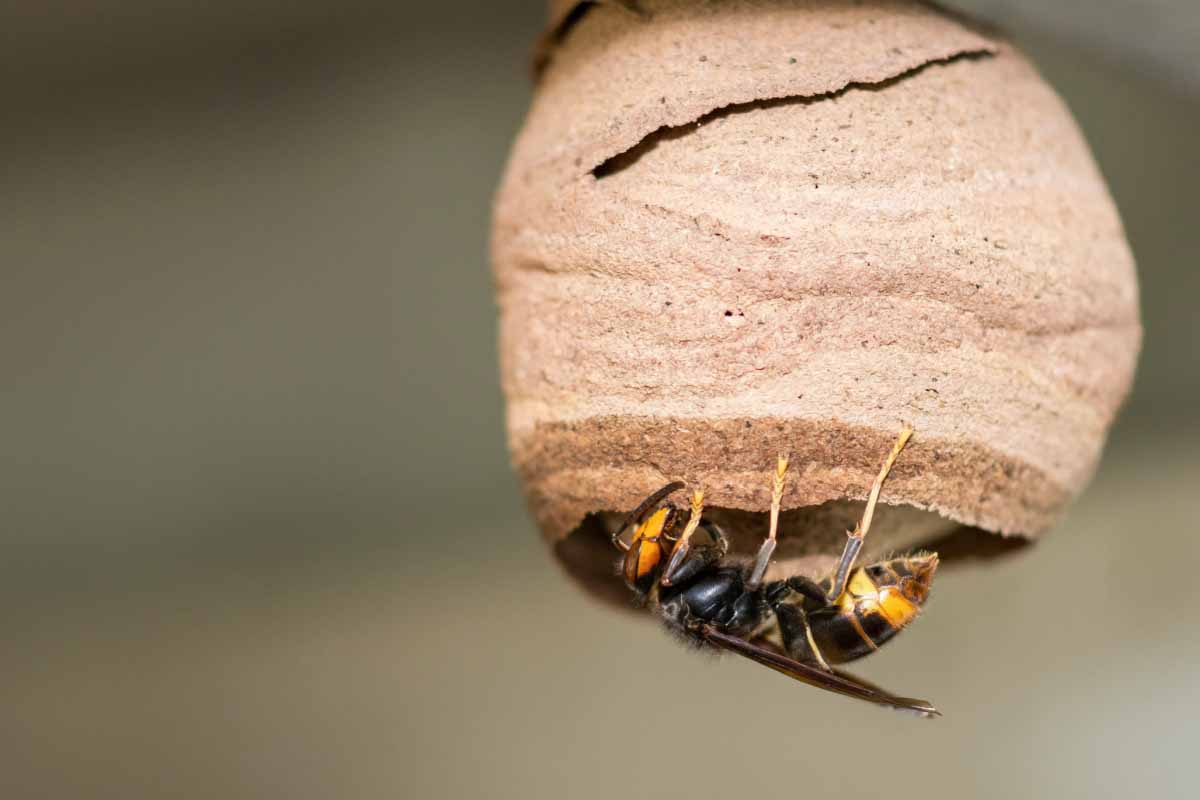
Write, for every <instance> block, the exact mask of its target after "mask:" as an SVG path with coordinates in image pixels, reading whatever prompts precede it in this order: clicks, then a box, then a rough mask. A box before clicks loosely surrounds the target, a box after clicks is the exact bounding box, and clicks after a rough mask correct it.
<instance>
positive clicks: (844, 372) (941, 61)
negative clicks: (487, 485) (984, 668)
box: [493, 0, 1141, 553]
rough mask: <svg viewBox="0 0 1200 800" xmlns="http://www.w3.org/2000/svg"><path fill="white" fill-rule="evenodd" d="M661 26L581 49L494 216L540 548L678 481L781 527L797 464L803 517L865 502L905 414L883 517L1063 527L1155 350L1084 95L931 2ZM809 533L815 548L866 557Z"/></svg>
mask: <svg viewBox="0 0 1200 800" xmlns="http://www.w3.org/2000/svg"><path fill="white" fill-rule="evenodd" d="M568 5H569V4H568ZM638 5H639V8H640V9H641V13H630V12H629V11H628V10H627V9H624V8H621V7H617V6H615V5H612V4H599V5H594V6H592V7H591V8H590V9H589V10H588V11H587V13H586V14H583V15H579V16H577V18H576V19H575V20H574V22H573V24H572V25H571V26H570V27H569V29H567V30H565V31H563V35H562V37H561V41H560V42H559V43H558V44H557V45H556V46H555V48H554V52H553V58H552V59H551V60H550V61H549V66H548V68H547V69H546V71H545V72H544V74H543V76H542V79H541V81H540V85H539V87H538V91H537V95H536V97H535V99H534V103H533V107H532V109H531V111H530V113H529V117H528V119H527V120H526V123H525V127H524V129H523V130H522V132H521V134H520V137H519V138H518V140H517V143H516V145H515V147H514V150H513V153H512V156H511V160H510V163H509V165H508V169H507V172H506V174H505V177H504V180H503V184H502V186H501V188H500V192H499V195H498V199H497V203H496V212H495V227H494V236H493V257H494V265H495V275H496V281H497V286H498V296H499V304H500V312H501V357H502V373H503V385H504V391H505V393H506V395H507V397H508V427H509V441H510V447H511V450H512V454H513V459H514V462H515V464H516V466H517V469H518V471H519V473H520V475H521V478H522V480H523V482H524V486H525V489H526V492H527V494H528V497H529V500H530V504H531V507H532V509H533V513H534V514H535V516H536V518H537V520H538V523H539V524H540V526H541V528H542V530H543V531H544V533H545V535H546V536H547V537H548V538H550V539H552V540H557V539H560V538H561V537H563V536H565V535H566V534H567V533H568V532H570V531H571V530H572V529H574V528H576V527H577V526H578V525H579V524H580V523H581V521H582V520H583V519H584V517H585V515H587V514H589V513H591V512H602V511H609V512H620V511H624V510H628V509H630V508H632V507H634V506H636V505H637V503H638V502H639V501H640V500H641V499H642V498H643V497H644V496H645V495H647V494H648V493H649V492H650V491H652V490H653V489H656V488H658V487H659V486H661V485H663V484H664V483H666V482H667V481H668V480H671V479H683V480H685V481H688V482H689V483H690V484H692V485H694V486H700V487H703V488H704V490H705V492H706V498H707V500H708V502H709V503H710V504H712V505H714V506H716V507H719V508H720V509H723V511H718V512H716V513H726V514H732V515H736V514H737V513H738V510H741V511H743V512H744V511H749V512H763V511H765V510H766V509H767V507H768V505H769V502H770V474H771V470H772V468H773V467H774V464H775V458H776V456H777V455H778V454H780V453H784V454H789V455H790V456H791V463H792V470H791V473H790V481H789V484H788V487H787V492H786V494H785V496H784V505H785V507H786V508H789V509H799V508H802V507H814V506H820V505H821V504H825V503H828V502H830V501H839V500H845V499H851V500H861V499H862V498H864V497H865V496H866V493H867V490H868V489H869V487H870V484H871V481H872V478H873V476H874V474H875V472H876V471H877V470H878V468H879V464H880V462H881V460H882V458H883V456H884V455H886V453H887V452H888V450H889V449H890V447H891V445H892V442H893V441H894V440H895V437H896V435H897V433H898V431H899V429H900V426H901V423H902V421H907V422H910V423H912V424H913V425H914V426H915V428H916V431H917V432H916V435H915V436H914V437H913V440H912V442H911V443H910V445H909V447H908V449H906V450H905V451H904V454H903V455H902V457H901V459H900V460H899V462H898V463H897V465H896V468H895V470H894V471H893V473H892V475H891V477H890V478H889V480H888V483H887V485H886V487H885V489H884V493H883V500H884V502H885V503H887V504H888V505H890V506H893V507H896V506H912V507H915V508H916V509H926V510H931V511H934V512H937V514H938V515H940V517H937V516H935V515H933V514H925V515H919V516H923V517H924V518H926V522H925V523H922V524H920V525H917V526H916V527H918V528H920V527H921V526H922V525H925V526H926V527H928V525H929V520H935V521H936V520H938V519H941V518H944V519H945V520H949V521H953V522H956V523H965V524H969V525H974V526H979V527H981V528H984V529H987V530H990V531H994V532H1001V533H1007V534H1022V535H1026V536H1033V535H1036V534H1038V533H1040V532H1042V531H1044V530H1045V529H1046V528H1048V527H1049V526H1050V525H1052V524H1053V523H1054V521H1055V519H1056V518H1057V517H1058V516H1059V514H1060V513H1061V512H1062V510H1063V509H1064V507H1065V506H1066V505H1067V503H1068V502H1069V501H1070V500H1071V499H1072V498H1073V497H1074V496H1076V495H1077V494H1078V493H1079V492H1080V490H1081V489H1082V488H1083V486H1084V485H1085V484H1086V483H1087V481H1088V479H1089V477H1090V476H1091V474H1092V472H1093V470H1094V468H1095V465H1096V462H1097V459H1098V457H1099V454H1100V451H1101V448H1102V445H1103V442H1104V439H1105V436H1106V433H1107V430H1108V427H1109V425H1110V423H1111V421H1112V419H1113V416H1114V414H1115V413H1116V411H1117V409H1118V407H1119V405H1120V403H1121V401H1122V399H1123V398H1124V397H1125V395H1126V393H1127V391H1128V388H1129V385H1130V381H1131V377H1132V374H1133V369H1134V365H1135V362H1136V358H1137V352H1138V348H1139V343H1140V335H1141V329H1140V324H1139V318H1138V309H1137V285H1136V277H1135V273H1134V267H1133V261H1132V258H1131V256H1130V253H1129V249H1128V247H1127V245H1126V242H1125V238H1124V234H1123V232H1122V229H1121V223H1120V220H1119V218H1118V217H1117V214H1116V211H1115V210H1114V207H1113V204H1112V201H1111V200H1110V199H1109V196H1108V193H1107V191H1106V190H1105V187H1104V183H1103V181H1102V179H1101V178H1100V176H1099V174H1098V172H1097V170H1096V167H1095V165H1094V164H1093V163H1092V160H1091V157H1090V156H1089V154H1088V150H1087V147H1086V145H1085V144H1084V142H1083V140H1082V138H1081V136H1080V134H1079V132H1078V130H1077V129H1076V127H1075V125H1074V123H1073V122H1072V120H1071V118H1070V115H1069V114H1068V113H1067V111H1066V109H1065V108H1064V107H1063V104H1062V103H1061V101H1060V100H1059V99H1058V98H1057V97H1056V96H1055V95H1054V93H1053V91H1052V90H1051V89H1050V88H1049V87H1047V86H1046V84H1045V83H1044V82H1043V81H1042V80H1041V78H1040V77H1039V76H1038V75H1037V73H1036V72H1035V71H1034V69H1033V68H1032V67H1031V66H1030V65H1029V64H1028V62H1027V61H1026V60H1025V59H1024V58H1023V57H1022V56H1021V55H1020V54H1019V53H1018V52H1017V51H1016V50H1015V49H1014V48H1013V47H1012V45H1010V44H1008V43H1006V42H1004V41H1002V40H1000V39H997V38H995V37H994V36H992V35H990V34H987V33H984V32H982V31H980V30H979V29H977V28H975V27H973V26H970V25H969V24H966V23H964V22H963V21H962V20H961V19H959V18H956V17H951V16H948V15H946V14H944V13H942V12H940V11H938V10H937V9H935V8H933V7H931V6H929V5H926V4H922V3H910V2H860V3H851V2H829V1H828V0H826V1H825V2H738V1H736V0H730V2H723V3H700V2H681V1H680V0H643V2H641V3H639V4H638ZM836 507H837V506H836V504H835V505H834V506H827V507H826V508H836ZM856 508H857V507H856ZM891 511H892V512H893V519H901V518H902V517H903V516H904V514H918V512H915V511H913V510H912V509H907V510H906V509H903V508H899V509H897V508H893V509H891ZM884 512H885V513H881V516H880V521H879V527H880V530H881V531H883V533H881V534H880V537H881V541H883V542H890V543H891V544H892V545H893V546H895V545H897V544H899V543H901V542H904V541H905V539H904V537H903V536H902V535H900V534H896V535H895V536H889V535H888V534H887V533H886V530H887V528H888V524H889V523H888V521H887V520H888V517H887V513H886V512H887V509H884ZM902 512H903V513H902ZM796 513H798V512H796ZM897 513H899V514H900V515H901V516H900V517H897V516H896V514H897ZM849 516H850V517H853V514H852V513H850V514H849ZM786 520H787V517H786V515H785V522H786ZM841 524H842V520H840V519H839V520H838V525H841ZM935 526H936V525H935ZM901 527H903V526H901ZM782 536H783V538H784V540H785V541H786V540H787V538H788V537H789V536H791V537H793V539H795V538H796V537H798V536H799V530H797V526H792V530H790V531H789V527H788V526H787V525H785V526H784V528H783V534H782ZM839 536H840V533H839ZM875 536H876V533H875V532H873V533H872V537H875ZM814 537H816V538H814V539H813V542H814V543H815V544H814V545H813V546H812V547H808V548H801V549H800V550H795V549H794V552H798V553H807V552H810V551H811V552H814V553H815V552H820V553H827V552H829V551H831V550H832V551H834V552H836V549H837V548H838V547H839V546H840V541H839V540H838V539H836V538H834V539H828V538H822V537H824V534H821V535H820V536H818V535H817V534H814ZM800 538H803V537H800Z"/></svg>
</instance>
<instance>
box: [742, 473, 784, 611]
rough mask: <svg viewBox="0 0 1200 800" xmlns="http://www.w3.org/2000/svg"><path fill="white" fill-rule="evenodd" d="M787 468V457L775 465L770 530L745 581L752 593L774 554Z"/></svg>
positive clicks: (760, 582)
mask: <svg viewBox="0 0 1200 800" xmlns="http://www.w3.org/2000/svg"><path fill="white" fill-rule="evenodd" d="M787 468H788V460H787V457H786V456H780V457H779V461H778V462H776V464H775V477H774V481H773V483H772V486H771V528H770V530H769V531H768V533H767V539H766V541H764V542H763V543H762V547H760V548H759V549H758V556H757V557H755V559H754V569H753V570H751V572H750V579H749V580H747V581H746V588H747V589H749V590H750V591H754V590H755V589H757V588H758V587H759V586H761V585H762V582H763V576H764V575H766V574H767V566H768V565H769V564H770V563H771V555H772V554H773V553H774V552H775V545H776V544H777V543H778V542H777V540H776V538H775V536H776V534H777V533H779V510H780V507H781V506H782V505H783V476H784V474H785V473H787Z"/></svg>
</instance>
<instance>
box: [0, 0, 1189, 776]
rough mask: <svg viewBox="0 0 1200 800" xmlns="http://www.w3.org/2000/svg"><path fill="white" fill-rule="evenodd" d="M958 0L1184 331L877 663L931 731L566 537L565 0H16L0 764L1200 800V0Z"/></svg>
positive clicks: (2, 164) (0, 417)
mask: <svg viewBox="0 0 1200 800" xmlns="http://www.w3.org/2000/svg"><path fill="white" fill-rule="evenodd" d="M953 5H954V6H956V7H960V8H965V9H969V10H973V11H975V12H979V13H982V14H984V15H985V16H987V17H988V18H989V19H991V20H993V21H996V22H999V23H1001V24H1003V25H1005V26H1007V27H1008V28H1010V30H1011V31H1012V32H1013V33H1014V35H1015V36H1016V37H1017V39H1018V41H1019V42H1021V43H1022V44H1023V45H1024V47H1025V48H1026V49H1027V51H1029V52H1030V53H1031V55H1032V56H1033V57H1034V59H1035V60H1036V61H1037V62H1038V63H1039V65H1040V66H1041V68H1042V70H1043V73H1044V74H1045V76H1046V77H1047V79H1048V80H1049V81H1050V82H1051V83H1053V84H1054V85H1055V86H1056V87H1057V88H1058V89H1059V91H1060V92H1061V93H1062V94H1063V96H1064V97H1065V98H1066V100H1067V102H1068V103H1069V104H1070V106H1071V107H1072V109H1073V110H1074V112H1075V114H1076V116H1077V118H1078V119H1079V121H1080V124H1081V125H1082V127H1083V129H1084V131H1085V133H1086V135H1087V138H1088V140H1089V141H1090V142H1091V144H1092V147H1093V149H1094V151H1095V154H1096V157H1097V160H1098V161H1099V163H1100V166H1101V168H1102V170H1103V171H1104V173H1105V175H1106V176H1107V177H1108V180H1109V182H1110V185H1111V188H1112V191H1113V194H1114V196H1115V198H1116V200H1117V203H1118V204H1119V206H1120V208H1121V211H1122V214H1123V217H1124V220H1125V223H1126V226H1127V230H1128V233H1129V237H1130V239H1131V241H1132V244H1133V248H1134V251H1135V253H1136V255H1137V258H1138V262H1139V266H1140V270H1141V276H1142V286H1143V309H1144V316H1145V325H1146V341H1145V354H1144V357H1143V361H1142V366H1141V370H1140V373H1139V378H1138V384H1137V387H1136V390H1135V393H1134V395H1133V397H1132V398H1131V401H1130V403H1129V406H1128V408H1127V410H1126V412H1125V414H1124V416H1123V417H1122V419H1121V421H1120V424H1119V425H1118V427H1117V429H1116V431H1115V432H1114V436H1113V439H1112V442H1111V445H1110V448H1109V451H1108V454H1107V456H1106V460H1105V462H1104V465H1103V468H1102V470H1101V473H1100V475H1099V476H1098V478H1097V480H1096V482H1095V484H1094V485H1093V486H1092V488H1091V489H1090V490H1089V492H1088V493H1087V494H1086V495H1085V496H1084V497H1083V498H1082V499H1081V501H1080V502H1079V504H1078V505H1077V506H1076V507H1075V508H1074V510H1073V511H1072V513H1071V515H1070V517H1069V518H1068V520H1067V521H1066V523H1065V524H1064V525H1063V526H1062V527H1061V528H1060V529H1059V530H1057V531H1055V532H1054V534H1053V535H1052V536H1050V537H1049V538H1048V539H1047V540H1046V541H1045V542H1044V543H1043V544H1041V545H1038V546H1037V547H1034V548H1029V549H1027V550H1025V551H1023V553H1022V554H1021V555H1018V556H1015V557H1012V558H1008V559H1005V560H1001V561H996V562H993V563H991V564H989V565H987V567H986V568H983V567H975V568H964V569H960V570H957V571H953V572H951V571H946V572H945V574H944V576H939V584H938V591H937V592H936V593H935V597H934V600H933V603H932V608H931V613H929V614H928V615H927V616H926V617H925V618H924V619H923V620H922V621H921V623H920V624H919V626H918V629H917V630H914V631H913V632H911V633H909V634H907V635H906V636H905V637H902V638H901V639H900V640H898V641H897V642H896V643H895V644H894V645H892V646H890V647H889V649H888V652H886V653H882V654H880V655H879V656H878V657H877V658H875V659H872V660H871V662H870V663H869V664H867V665H866V666H864V668H863V669H862V672H863V673H864V674H866V675H867V676H869V677H871V678H873V679H875V680H878V681H881V682H885V683H886V684H887V685H888V686H891V687H894V688H896V689H897V690H902V691H904V692H909V693H913V694H919V695H922V696H929V697H931V698H933V699H935V700H936V701H938V704H939V706H941V707H942V708H943V710H944V711H945V712H946V717H945V718H944V719H942V720H939V721H938V722H936V723H916V722H914V721H913V720H911V719H909V718H906V717H900V716H898V715H894V714H889V713H886V712H881V711H879V710H877V709H874V708H864V707H859V706H858V705H855V704H853V703H850V702H847V701H844V700H841V699H839V698H836V697H832V696H825V695H823V694H821V693H817V692H814V691H810V690H806V689H804V688H802V687H798V686H795V685H790V684H788V683H786V682H785V680H784V679H783V678H781V677H778V676H775V675H773V674H760V673H762V672H763V671H761V670H758V668H756V667H753V666H751V665H748V664H735V663H727V661H728V660H724V661H721V662H710V660H707V659H697V658H696V657H695V656H693V655H692V654H689V653H686V652H684V651H683V650H682V648H679V647H677V646H676V645H675V644H674V643H672V642H670V641H668V640H667V638H666V637H665V636H663V635H662V634H661V633H660V632H659V631H658V630H657V629H656V628H655V626H653V625H646V624H642V625H639V624H637V623H635V622H631V621H630V620H629V619H627V618H624V617H623V616H622V615H619V614H615V613H612V612H610V611H608V610H605V609H602V608H599V607H597V606H595V605H593V604H591V603H590V602H589V601H588V600H587V599H586V598H584V597H582V596H581V595H580V594H579V593H578V592H577V591H576V590H574V589H573V588H572V587H571V586H569V585H568V583H567V582H566V580H565V578H563V577H562V575H561V574H560V573H559V571H558V569H557V568H556V567H555V565H554V564H553V562H552V560H551V559H550V558H549V556H548V555H547V554H546V553H545V552H544V550H543V548H542V546H541V544H540V542H539V540H538V538H537V536H536V534H535V533H534V531H533V529H532V527H531V525H530V524H529V522H528V520H527V518H526V517H525V515H524V511H523V509H522V506H521V501H520V498H519V496H518V494H517V489H516V485H515V481H514V479H513V477H512V476H511V475H510V473H509V470H508V466H507V458H506V454H505V452H504V438H503V428H502V424H503V417H502V407H501V398H500V395H499V391H498V388H497V377H496V373H497V369H496V364H495V353H494V350H495V345H494V337H495V324H494V310H493V307H492V301H491V296H490V277H489V271H488V266H487V261H486V246H487V231H488V216H489V204H490V199H491V193H492V191H493V189H494V187H495V184H496V182H497V180H498V177H499V173H500V170H501V168H502V165H503V161H504V158H505V154H506V151H507V147H508V144H509V142H510V141H511V139H512V137H513V135H514V133H515V131H516V129H517V127H518V125H519V124H520V120H521V117H522V115H523V113H524V108H525V106H526V104H527V102H528V99H529V93H530V85H529V83H528V81H527V77H526V71H525V64H526V57H527V54H528V50H529V43H530V40H531V39H532V37H533V35H534V34H535V33H536V31H537V30H538V28H539V26H540V23H541V19H542V8H541V6H540V4H539V3H537V2H535V0H524V1H523V2H522V1H519V0H509V1H508V2H487V3H461V4H456V3H448V2H446V3H435V2H424V3H415V2H404V0H392V1H391V2H384V1H383V0H347V1H346V2H342V3H331V2H322V0H291V1H290V2H284V0H244V1H243V2H240V3H234V2H230V1H229V0H210V2H207V3H195V2H184V1H183V0H173V1H168V2H151V0H126V1H125V2H119V1H118V0H100V1H99V2H91V3H83V2H80V1H79V0H43V2H37V3H34V2H17V3H7V4H4V5H3V6H0V43H2V46H0V91H2V92H3V97H4V104H3V120H4V122H3V125H2V126H0V264H2V268H3V271H4V272H3V276H4V282H3V291H2V292H0V365H2V367H3V382H2V383H0V797H4V798H26V797H29V798H34V797H37V798H46V797H51V798H75V797H120V798H142V797H146V798H150V797H189V798H190V797H196V798H209V797H222V798H241V797H247V798H250V797H254V798H262V797H288V798H330V797H353V798H359V797H364V798H365V797H397V796H399V797H414V798H416V797H422V798H424V797H483V796H487V797H520V798H534V797H547V798H558V797H580V798H587V797H625V796H643V795H647V794H656V795H662V796H688V797H690V798H707V797H745V796H767V797H770V796H783V795H788V796H795V795H797V794H801V793H803V794H805V795H815V796H824V795H833V794H836V795H837V796H839V797H848V798H849V797H868V796H878V795H879V794H881V793H887V794H888V795H889V796H893V797H907V796H919V797H923V798H942V797H947V798H949V797H969V796H978V797H995V798H1007V797H1012V796H1032V797H1056V798H1057V797H1095V796H1102V797H1103V796H1117V795H1119V794H1131V795H1134V796H1162V797H1190V796H1194V794H1193V792H1194V786H1193V784H1192V779H1191V776H1190V772H1191V765H1190V758H1191V757H1192V753H1193V752H1194V750H1195V748H1196V745H1197V742H1198V740H1200V670H1198V669H1197V667H1196V664H1197V662H1198V661H1200V630H1198V623H1200V613H1198V611H1197V609H1198V608H1200V588H1198V584H1197V581H1196V577H1195V575H1194V574H1193V573H1194V570H1195V565H1196V564H1198V563H1200V536H1197V535H1196V533H1197V530H1196V528H1197V526H1196V524H1195V522H1194V512H1193V509H1192V508H1191V506H1190V504H1189V502H1188V501H1189V500H1190V499H1191V498H1192V497H1193V496H1194V495H1195V487H1196V486H1197V484H1198V483H1200V430H1198V427H1197V424H1198V422H1200V419H1198V417H1197V413H1196V405H1197V403H1196V395H1197V390H1198V389H1200V359H1198V353H1200V326H1198V325H1197V314H1196V310H1195V308H1196V303H1197V298H1198V297H1200V277H1198V271H1197V270H1196V268H1195V267H1196V260H1197V253H1198V252H1200V250H1198V246H1200V218H1198V217H1200V213H1198V212H1200V189H1198V187H1200V157H1198V156H1197V152H1196V144H1197V142H1200V61H1198V60H1197V58H1196V55H1197V53H1198V52H1200V6H1198V5H1197V4H1195V3H1193V2H1191V0H1154V2H1133V1H1132V0H1104V1H1103V2H1097V1H1096V0H1093V1H1092V2H1082V1H1080V2H1069V3H1054V4H1047V3H1042V2H1035V1H1034V0H971V1H970V2H967V1H964V2H955V3H953ZM1050 6H1052V7H1050ZM668 689H669V691H668ZM678 698H687V699H688V700H689V701H690V702H687V703H682V702H678V700H677V699H678Z"/></svg>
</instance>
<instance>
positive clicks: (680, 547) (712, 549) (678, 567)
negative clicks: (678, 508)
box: [661, 489, 729, 586]
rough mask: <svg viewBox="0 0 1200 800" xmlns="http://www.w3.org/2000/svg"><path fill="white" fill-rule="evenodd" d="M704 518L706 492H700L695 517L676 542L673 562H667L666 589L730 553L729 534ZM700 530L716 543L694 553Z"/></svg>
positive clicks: (694, 503) (694, 501) (694, 502)
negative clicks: (693, 540)
mask: <svg viewBox="0 0 1200 800" xmlns="http://www.w3.org/2000/svg"><path fill="white" fill-rule="evenodd" d="M703 516H704V492H703V491H701V490H699V489H697V490H696V492H695V493H694V494H693V495H692V513H691V516H690V517H689V518H688V521H687V525H685V526H684V528H683V533H681V534H680V535H679V539H678V540H677V541H676V542H675V547H674V548H673V549H672V550H671V559H670V561H668V562H667V568H666V570H664V571H663V575H662V579H661V583H662V585H663V586H670V585H672V584H675V583H679V582H680V581H683V580H686V579H688V578H691V577H692V576H694V575H696V574H698V573H699V572H700V571H701V570H702V569H704V568H705V567H707V566H708V565H709V564H712V563H714V562H716V561H719V560H720V559H721V558H722V557H723V556H724V555H725V553H727V552H728V551H729V540H728V539H726V538H725V533H724V532H723V531H722V530H721V529H720V528H718V527H717V526H716V525H714V524H713V523H712V522H709V521H706V520H703V519H702V517H703ZM700 527H702V528H704V531H705V532H706V533H707V534H708V535H709V537H711V539H712V542H711V543H710V544H703V545H700V546H698V547H696V548H695V549H694V550H693V549H692V534H693V533H695V532H696V528H700Z"/></svg>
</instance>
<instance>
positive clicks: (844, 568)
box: [826, 425, 913, 603]
mask: <svg viewBox="0 0 1200 800" xmlns="http://www.w3.org/2000/svg"><path fill="white" fill-rule="evenodd" d="M912 434H913V429H912V427H911V426H910V425H905V426H904V429H903V430H902V431H900V438H899V439H897V440H896V444H895V445H893V446H892V452H891V453H889V454H888V457H887V459H886V460H885V461H884V462H883V468H882V469H880V470H879V475H877V476H876V477H875V483H874V484H873V485H872V486H871V494H870V496H869V497H867V508H866V510H865V511H863V516H862V520H861V521H860V522H859V523H858V524H857V525H855V526H854V530H852V531H846V547H845V549H844V550H842V557H841V559H840V560H839V561H838V565H837V570H836V571H835V572H834V573H833V585H832V587H830V589H829V595H828V597H827V598H826V599H828V600H829V602H831V603H833V602H836V601H837V599H838V598H839V597H841V596H842V592H844V591H846V582H847V581H848V580H850V570H851V569H853V568H854V560H855V559H857V558H858V553H859V551H860V550H862V546H863V539H865V538H866V537H867V531H869V530H870V529H871V519H872V518H873V517H874V516H875V505H876V504H877V503H878V502H879V492H880V491H881V490H882V489H883V482H884V481H885V480H886V479H887V476H888V473H889V472H891V471H892V465H893V464H895V463H896V457H897V456H899V455H900V451H901V450H903V449H904V445H906V444H907V443H908V439H909V437H910V436H912Z"/></svg>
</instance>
